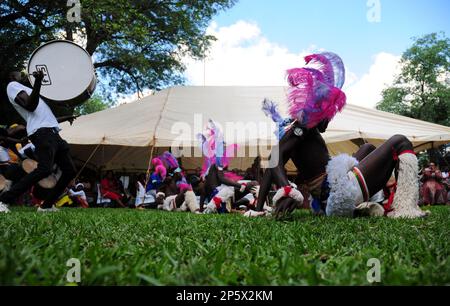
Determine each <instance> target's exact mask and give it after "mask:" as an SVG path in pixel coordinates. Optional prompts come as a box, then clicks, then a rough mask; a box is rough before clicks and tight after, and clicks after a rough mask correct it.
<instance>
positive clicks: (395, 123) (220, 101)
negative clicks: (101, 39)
mask: <svg viewBox="0 0 450 306" xmlns="http://www.w3.org/2000/svg"><path fill="white" fill-rule="evenodd" d="M265 98H268V99H271V100H273V101H275V102H278V103H279V104H280V110H281V112H282V113H283V112H284V111H285V110H284V108H283V106H284V102H285V100H286V88H285V87H192V86H180V87H172V88H168V89H165V90H163V91H160V92H158V93H156V94H154V95H151V96H147V97H145V98H143V99H141V100H138V101H136V102H133V103H128V104H123V105H120V106H118V107H116V108H112V109H107V110H105V111H101V112H97V113H94V114H90V115H87V116H82V117H80V118H78V119H77V120H75V122H74V123H73V125H72V126H70V125H68V124H63V125H62V128H63V131H62V137H63V138H64V139H66V140H67V141H68V142H69V143H70V144H71V145H72V154H73V155H74V156H75V157H76V158H78V159H79V160H82V161H86V160H87V159H89V157H91V158H90V162H91V163H92V164H94V165H96V166H103V167H105V168H107V169H124V170H133V171H134V170H145V169H146V168H147V164H148V160H149V156H150V151H151V150H150V148H152V147H154V148H155V151H154V152H153V154H158V153H159V152H161V151H163V150H166V149H168V148H169V147H171V146H174V145H175V146H180V145H182V146H184V147H188V148H190V149H189V150H187V151H186V150H185V151H184V153H185V155H189V153H190V154H191V156H192V154H194V153H195V154H197V156H198V154H200V150H198V149H196V150H194V149H191V148H195V147H197V146H198V141H197V139H196V134H197V133H198V132H201V131H202V130H203V128H204V126H205V124H206V122H207V120H208V119H213V120H214V121H215V122H217V123H219V124H220V125H221V126H222V128H223V131H224V134H225V141H226V142H227V143H228V144H230V143H238V144H239V145H240V146H241V148H247V150H249V149H248V148H251V147H257V146H262V147H263V148H266V150H265V151H269V149H270V146H271V145H273V144H274V143H275V142H276V138H275V135H274V134H273V131H274V130H275V125H274V124H273V122H272V121H271V120H270V119H269V118H267V117H266V116H265V115H264V114H263V112H262V111H261V102H262V100H263V99H265ZM394 134H403V135H405V136H407V137H408V138H409V139H410V140H411V141H412V142H413V144H414V146H415V147H416V151H418V150H423V149H426V148H430V147H433V146H434V147H436V146H438V145H440V144H443V143H447V142H450V128H449V127H445V126H441V125H437V124H432V123H428V122H424V121H420V120H415V119H410V118H406V117H403V116H398V115H394V114H390V113H386V112H381V111H377V110H374V109H367V108H363V107H359V106H355V105H347V106H346V107H345V109H344V111H343V112H342V113H340V114H338V115H337V116H336V118H335V119H334V120H333V121H332V122H331V123H330V125H329V127H328V129H327V131H326V133H324V134H323V136H324V139H325V141H326V143H327V145H328V148H329V150H330V153H331V154H333V155H334V154H338V153H343V152H346V153H350V154H351V153H353V152H355V151H356V150H357V148H358V146H357V145H356V144H355V140H356V139H364V140H365V141H367V142H371V143H374V144H375V145H378V144H380V143H382V142H383V141H384V140H386V139H388V138H390V137H391V136H392V135H394ZM253 153H254V152H253ZM259 153H261V152H259ZM248 155H249V152H248V151H247V154H246V156H248ZM250 155H251V154H250ZM254 157H255V156H254V155H251V156H250V157H247V158H240V157H239V158H235V160H234V162H232V164H231V167H238V168H241V169H245V168H246V167H248V166H249V165H250V164H251V163H252V162H253V159H254ZM200 165H201V158H200V157H196V158H194V157H189V158H183V166H184V167H186V168H188V169H189V168H190V169H192V168H195V167H197V166H200Z"/></svg>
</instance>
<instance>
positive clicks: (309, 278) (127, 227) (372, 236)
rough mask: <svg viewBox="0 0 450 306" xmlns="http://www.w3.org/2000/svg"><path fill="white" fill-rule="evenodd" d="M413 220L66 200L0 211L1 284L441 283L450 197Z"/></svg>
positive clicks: (447, 271) (448, 279) (445, 272)
mask: <svg viewBox="0 0 450 306" xmlns="http://www.w3.org/2000/svg"><path fill="white" fill-rule="evenodd" d="M431 210H432V215H431V216H430V217H428V218H427V219H421V220H391V219H387V218H373V219H367V218H365V219H341V218H318V217H312V216H311V215H310V214H309V212H308V211H298V212H296V213H295V215H294V217H293V220H292V221H287V222H277V221H274V220H270V219H247V218H244V217H242V216H240V215H192V214H187V213H165V212H160V211H136V210H131V209H76V208H66V209H63V210H62V211H61V212H59V213H56V214H37V213H35V210H34V209H30V208H15V209H13V211H12V213H11V214H6V215H5V214H2V215H0V284H3V285H15V284H18V285H24V284H25V285H66V284H67V281H66V274H67V271H68V270H69V269H70V268H71V267H68V266H66V262H67V260H69V259H70V258H78V259H79V260H80V263H81V285H317V284H320V285H354V284H357V285H368V284H369V283H368V281H367V276H366V275H367V272H368V270H369V269H370V268H371V266H370V267H368V266H367V261H368V259H370V258H378V259H379V260H380V262H381V284H382V285H399V284H404V285H419V284H427V285H429V284H450V258H449V254H450V244H449V238H450V207H449V206H441V207H433V208H431Z"/></svg>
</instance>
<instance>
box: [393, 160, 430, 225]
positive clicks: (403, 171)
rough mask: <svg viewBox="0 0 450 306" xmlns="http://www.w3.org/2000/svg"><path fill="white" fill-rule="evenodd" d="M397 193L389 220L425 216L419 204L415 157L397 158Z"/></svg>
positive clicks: (417, 173)
mask: <svg viewBox="0 0 450 306" xmlns="http://www.w3.org/2000/svg"><path fill="white" fill-rule="evenodd" d="M398 158H399V162H400V164H399V169H398V181H397V191H396V192H395V195H394V201H393V202H392V206H391V208H392V211H391V212H389V213H388V214H387V215H388V217H390V218H418V217H424V216H426V215H427V213H426V212H424V211H422V210H421V209H420V207H419V205H418V203H419V165H418V161H417V157H416V155H414V154H412V153H406V154H401V155H400V156H399V157H398Z"/></svg>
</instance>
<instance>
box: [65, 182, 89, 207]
mask: <svg viewBox="0 0 450 306" xmlns="http://www.w3.org/2000/svg"><path fill="white" fill-rule="evenodd" d="M68 195H69V197H70V199H71V200H72V201H73V202H75V203H77V204H78V205H80V206H81V207H83V208H89V204H88V202H87V197H86V193H85V192H84V184H82V183H78V184H76V185H75V186H72V187H71V188H69V190H68Z"/></svg>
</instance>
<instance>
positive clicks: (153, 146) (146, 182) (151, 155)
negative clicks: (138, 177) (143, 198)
mask: <svg viewBox="0 0 450 306" xmlns="http://www.w3.org/2000/svg"><path fill="white" fill-rule="evenodd" d="M154 151H155V138H154V137H153V140H152V148H151V149H150V158H149V160H148V165H147V172H146V173H145V185H144V189H146V188H147V184H148V181H149V180H150V168H151V167H152V160H153V154H154Z"/></svg>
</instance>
